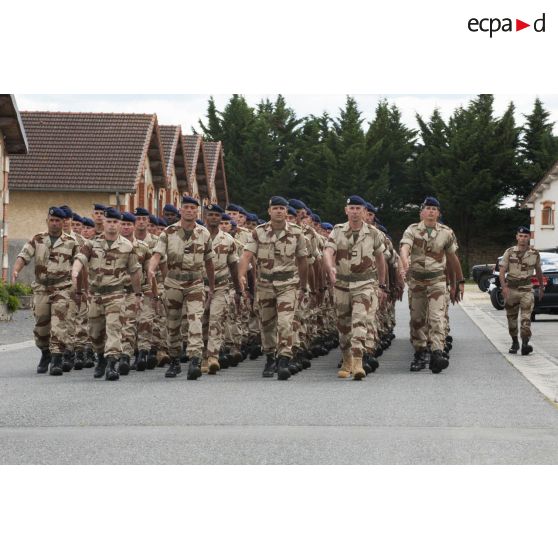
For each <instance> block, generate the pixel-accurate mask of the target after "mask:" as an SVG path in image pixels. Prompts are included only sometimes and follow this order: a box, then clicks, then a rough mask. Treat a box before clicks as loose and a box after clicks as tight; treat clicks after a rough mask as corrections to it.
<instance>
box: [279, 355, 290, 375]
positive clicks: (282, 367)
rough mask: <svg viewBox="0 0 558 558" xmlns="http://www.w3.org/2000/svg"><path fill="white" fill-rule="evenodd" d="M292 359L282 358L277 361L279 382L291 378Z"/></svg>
mask: <svg viewBox="0 0 558 558" xmlns="http://www.w3.org/2000/svg"><path fill="white" fill-rule="evenodd" d="M290 360H291V359H290V358H289V357H287V356H280V357H279V358H278V359H277V379H278V380H288V379H289V378H290V377H291V372H290V370H289V362H290Z"/></svg>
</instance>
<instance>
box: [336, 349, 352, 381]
mask: <svg viewBox="0 0 558 558" xmlns="http://www.w3.org/2000/svg"><path fill="white" fill-rule="evenodd" d="M352 368H353V357H352V355H351V353H343V363H342V364H341V368H340V369H339V372H337V377H338V378H349V377H350V376H351V374H352Z"/></svg>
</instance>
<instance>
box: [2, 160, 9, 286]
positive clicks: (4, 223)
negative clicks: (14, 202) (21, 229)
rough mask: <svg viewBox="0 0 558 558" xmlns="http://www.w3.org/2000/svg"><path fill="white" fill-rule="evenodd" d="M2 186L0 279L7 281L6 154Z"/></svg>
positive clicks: (7, 200)
mask: <svg viewBox="0 0 558 558" xmlns="http://www.w3.org/2000/svg"><path fill="white" fill-rule="evenodd" d="M0 171H2V172H3V173H4V187H3V189H2V281H4V282H5V283H7V282H8V253H9V252H8V205H9V203H10V191H9V190H8V175H9V173H10V164H9V159H8V155H6V156H5V158H4V168H3V169H0Z"/></svg>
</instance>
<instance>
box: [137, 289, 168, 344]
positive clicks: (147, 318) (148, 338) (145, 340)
mask: <svg viewBox="0 0 558 558" xmlns="http://www.w3.org/2000/svg"><path fill="white" fill-rule="evenodd" d="M159 306H160V309H162V306H163V305H162V304H160V305H159ZM155 321H156V314H155V303H154V301H153V297H152V296H147V295H144V298H143V301H142V305H141V309H140V313H139V317H138V324H137V326H138V327H137V331H138V341H137V348H138V350H139V351H149V349H151V346H152V344H153V343H152V335H153V327H154V323H155Z"/></svg>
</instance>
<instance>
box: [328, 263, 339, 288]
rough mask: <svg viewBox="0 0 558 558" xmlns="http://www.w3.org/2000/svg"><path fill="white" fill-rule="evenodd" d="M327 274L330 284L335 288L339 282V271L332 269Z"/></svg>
mask: <svg viewBox="0 0 558 558" xmlns="http://www.w3.org/2000/svg"><path fill="white" fill-rule="evenodd" d="M327 274H328V277H329V282H330V283H331V286H332V287H333V286H334V285H335V282H336V281H337V269H335V268H334V267H330V268H328V270H327Z"/></svg>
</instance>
